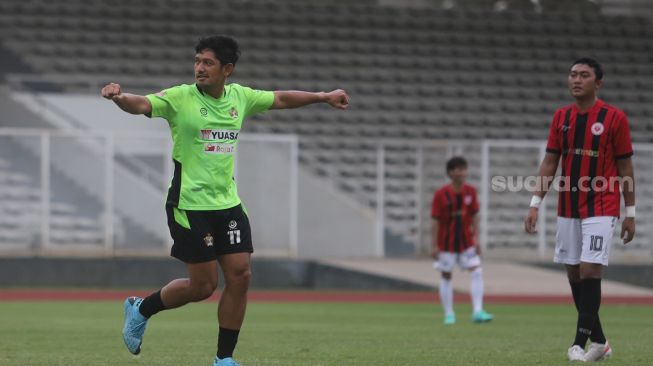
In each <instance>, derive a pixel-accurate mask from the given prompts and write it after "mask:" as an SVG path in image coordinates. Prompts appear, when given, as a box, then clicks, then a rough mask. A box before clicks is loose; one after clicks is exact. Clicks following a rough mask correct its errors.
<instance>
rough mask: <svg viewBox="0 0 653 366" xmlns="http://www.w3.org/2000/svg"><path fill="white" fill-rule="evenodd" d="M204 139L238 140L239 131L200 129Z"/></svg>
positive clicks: (201, 136)
mask: <svg viewBox="0 0 653 366" xmlns="http://www.w3.org/2000/svg"><path fill="white" fill-rule="evenodd" d="M200 138H201V139H202V140H238V131H229V130H200Z"/></svg>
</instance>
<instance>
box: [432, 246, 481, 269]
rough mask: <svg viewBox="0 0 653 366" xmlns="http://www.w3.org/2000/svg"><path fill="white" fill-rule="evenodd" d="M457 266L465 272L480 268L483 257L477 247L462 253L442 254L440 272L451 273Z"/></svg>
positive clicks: (440, 256) (439, 263) (439, 264)
mask: <svg viewBox="0 0 653 366" xmlns="http://www.w3.org/2000/svg"><path fill="white" fill-rule="evenodd" d="M456 264H458V267H460V269H463V270H465V269H469V268H472V267H478V266H480V265H481V257H479V256H478V254H477V253H476V248H475V247H469V248H467V249H465V251H464V252H462V253H454V252H440V255H439V256H438V266H437V267H438V269H439V270H440V272H451V271H453V266H454V265H456Z"/></svg>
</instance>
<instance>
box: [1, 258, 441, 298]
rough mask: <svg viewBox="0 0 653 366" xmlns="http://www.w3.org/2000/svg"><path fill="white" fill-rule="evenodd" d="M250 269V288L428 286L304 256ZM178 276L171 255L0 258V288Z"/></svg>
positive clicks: (144, 281)
mask: <svg viewBox="0 0 653 366" xmlns="http://www.w3.org/2000/svg"><path fill="white" fill-rule="evenodd" d="M252 272H253V276H252V284H251V288H253V289H297V290H311V289H347V290H357V289H360V290H384V291H392V290H418V291H424V290H430V289H431V288H429V287H426V286H423V285H419V284H414V283H412V282H408V281H402V280H397V279H393V278H388V277H383V276H378V275H372V274H367V273H363V272H357V271H351V270H346V269H341V268H337V267H333V266H329V265H325V264H321V263H318V262H316V261H307V260H289V259H262V258H254V259H253V261H252ZM182 277H186V270H185V268H184V265H183V264H182V263H181V262H179V261H177V260H175V259H173V258H0V287H14V288H15V287H19V288H22V287H59V288H64V287H68V288H70V287H84V288H160V287H162V286H163V285H165V284H166V283H167V282H169V281H170V280H173V279H175V278H182ZM220 277H222V276H220ZM221 286H222V285H221Z"/></svg>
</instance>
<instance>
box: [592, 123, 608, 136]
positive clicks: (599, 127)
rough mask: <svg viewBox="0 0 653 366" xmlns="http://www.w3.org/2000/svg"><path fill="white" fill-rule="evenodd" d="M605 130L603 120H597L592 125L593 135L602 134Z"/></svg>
mask: <svg viewBox="0 0 653 366" xmlns="http://www.w3.org/2000/svg"><path fill="white" fill-rule="evenodd" d="M603 131H605V127H603V123H601V122H595V123H594V124H593V125H592V135H594V136H601V134H602V133H603Z"/></svg>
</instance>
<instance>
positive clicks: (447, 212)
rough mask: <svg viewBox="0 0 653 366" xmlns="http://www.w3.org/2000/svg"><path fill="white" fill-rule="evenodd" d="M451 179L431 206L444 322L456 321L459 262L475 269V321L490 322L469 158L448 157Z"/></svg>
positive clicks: (448, 171)
mask: <svg viewBox="0 0 653 366" xmlns="http://www.w3.org/2000/svg"><path fill="white" fill-rule="evenodd" d="M447 175H448V176H449V178H450V179H451V183H450V184H447V185H445V186H444V187H442V188H440V189H439V190H437V191H436V192H435V194H434V196H433V205H432V208H431V217H432V218H433V221H432V225H433V226H432V227H433V229H432V230H433V232H432V245H433V252H432V256H433V259H434V260H436V261H437V268H439V269H440V271H441V272H442V278H441V279H440V301H441V303H442V307H443V308H444V324H447V325H450V324H454V323H456V315H455V313H454V311H453V286H452V285H451V277H452V276H451V272H452V270H453V267H454V265H455V264H456V263H458V266H460V268H461V269H463V270H469V271H470V272H471V286H470V292H471V297H472V307H473V313H472V321H473V322H475V323H483V322H489V321H491V320H492V318H493V316H492V315H491V314H489V313H487V312H486V311H485V310H483V271H482V269H481V257H480V253H481V249H480V245H479V242H478V232H479V230H478V228H479V219H478V200H477V199H476V189H475V188H474V187H472V186H471V185H469V184H466V183H465V180H466V179H467V161H466V160H465V159H464V158H462V157H453V158H451V159H450V160H449V161H447Z"/></svg>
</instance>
